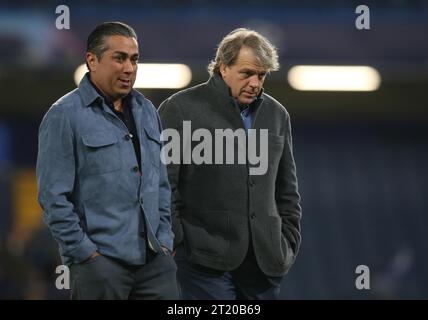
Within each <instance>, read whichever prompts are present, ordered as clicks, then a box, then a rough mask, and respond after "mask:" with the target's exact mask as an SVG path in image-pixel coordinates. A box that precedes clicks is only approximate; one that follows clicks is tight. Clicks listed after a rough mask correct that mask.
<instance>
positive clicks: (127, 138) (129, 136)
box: [125, 133, 133, 140]
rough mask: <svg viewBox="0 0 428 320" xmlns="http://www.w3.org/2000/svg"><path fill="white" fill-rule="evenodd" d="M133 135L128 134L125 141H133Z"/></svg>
mask: <svg viewBox="0 0 428 320" xmlns="http://www.w3.org/2000/svg"><path fill="white" fill-rule="evenodd" d="M132 137H133V136H132V134H130V133H128V134H126V135H125V140H131V139H132Z"/></svg>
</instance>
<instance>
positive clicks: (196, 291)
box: [175, 245, 282, 300]
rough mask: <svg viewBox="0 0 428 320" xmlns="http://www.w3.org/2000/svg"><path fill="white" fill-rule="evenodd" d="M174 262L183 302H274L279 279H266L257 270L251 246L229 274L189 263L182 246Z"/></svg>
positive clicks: (276, 297)
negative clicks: (238, 264) (241, 261)
mask: <svg viewBox="0 0 428 320" xmlns="http://www.w3.org/2000/svg"><path fill="white" fill-rule="evenodd" d="M175 261H176V263H177V267H178V270H177V277H178V283H179V287H180V298H181V299H184V300H276V299H278V297H279V291H280V287H281V280H282V277H268V276H266V275H265V274H264V273H263V272H262V271H261V270H260V268H259V266H258V264H257V261H256V258H255V256H254V252H253V248H252V246H250V248H249V249H248V253H247V256H246V257H245V259H244V261H243V263H242V264H241V265H240V266H239V267H238V268H237V269H235V270H233V271H230V272H223V271H216V270H214V269H211V268H207V267H204V266H200V265H195V264H191V263H189V262H188V261H187V260H186V258H185V252H184V247H183V245H180V246H179V247H178V248H177V251H176V255H175Z"/></svg>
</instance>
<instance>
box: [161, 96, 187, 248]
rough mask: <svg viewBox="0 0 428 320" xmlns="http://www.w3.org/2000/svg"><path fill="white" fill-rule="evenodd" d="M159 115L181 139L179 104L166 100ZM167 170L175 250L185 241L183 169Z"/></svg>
mask: <svg viewBox="0 0 428 320" xmlns="http://www.w3.org/2000/svg"><path fill="white" fill-rule="evenodd" d="M159 115H160V117H161V120H162V124H163V127H164V129H175V130H177V131H178V132H179V134H180V137H181V136H182V132H183V122H182V115H181V112H180V110H179V106H178V104H177V103H175V102H174V101H172V100H171V99H168V100H165V101H164V102H163V103H162V104H161V105H160V107H159ZM180 140H181V139H180ZM179 149H180V148H179ZM180 153H181V149H180ZM180 159H181V156H180ZM167 169H168V178H169V183H170V185H171V207H172V208H171V218H172V230H173V232H174V234H175V238H174V248H176V247H177V246H178V245H179V244H180V243H181V242H182V241H183V227H182V225H181V220H180V208H181V207H182V203H181V198H180V193H179V191H178V182H179V176H180V169H181V167H180V164H174V163H171V164H168V166H167Z"/></svg>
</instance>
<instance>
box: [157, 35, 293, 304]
mask: <svg viewBox="0 0 428 320" xmlns="http://www.w3.org/2000/svg"><path fill="white" fill-rule="evenodd" d="M278 68H279V64H278V55H277V51H276V49H275V47H274V46H273V45H272V44H271V43H270V42H269V41H268V40H267V39H266V38H265V37H263V36H262V35H260V34H259V33H257V32H255V31H253V30H248V29H244V28H240V29H236V30H234V31H232V32H231V33H229V34H228V35H227V36H226V37H225V38H224V39H223V40H222V41H221V42H220V44H219V47H218V50H217V54H216V57H215V59H214V61H212V62H211V63H210V65H209V66H208V71H209V73H210V78H209V80H208V81H207V82H206V83H203V84H200V85H197V86H195V87H192V88H189V89H186V90H183V91H180V92H178V93H176V94H174V95H173V96H171V97H170V98H169V99H167V100H166V101H164V102H163V103H162V105H161V106H160V109H159V113H160V116H161V119H162V122H163V126H164V128H165V129H175V130H177V131H178V132H179V133H180V145H181V146H182V148H183V154H181V155H180V156H181V159H183V156H184V150H185V149H186V148H188V147H189V146H190V148H193V147H194V146H195V145H194V141H187V140H188V136H189V135H188V134H185V132H183V126H184V122H185V124H187V123H188V121H190V122H191V127H192V128H193V130H195V131H194V132H196V130H200V129H205V130H208V131H209V132H210V133H211V136H214V135H215V132H216V130H219V129H221V130H233V131H235V132H237V131H239V130H241V131H244V137H245V132H247V133H248V139H247V140H248V141H247V142H248V148H250V145H251V139H252V138H251V137H254V132H255V135H256V136H257V133H258V132H262V131H265V132H266V131H267V132H268V134H267V135H266V136H265V137H266V139H265V140H263V139H262V137H263V135H260V145H259V148H256V149H257V150H267V152H266V154H261V157H262V158H265V160H266V161H267V171H265V172H263V173H262V174H259V175H255V174H252V173H251V172H252V171H251V170H250V169H251V167H252V165H253V164H252V163H251V161H249V158H248V157H247V158H246V161H244V163H240V162H238V163H236V162H234V163H230V162H226V164H224V163H223V164H219V163H218V162H217V161H216V162H215V164H213V162H205V163H202V164H201V163H197V164H196V163H190V164H189V163H187V162H185V163H183V161H181V162H180V163H171V164H168V176H169V181H170V184H171V189H172V220H173V231H174V233H175V240H174V248H175V250H176V254H175V260H176V263H177V266H178V272H177V275H178V281H179V285H180V289H181V297H182V298H183V299H277V298H278V297H279V290H280V284H281V280H282V278H283V276H284V275H285V274H286V273H287V271H288V270H289V268H290V267H291V265H292V264H293V262H294V260H295V258H296V255H297V253H298V250H299V246H300V242H301V237H300V218H301V208H300V204H299V203H300V196H299V193H298V187H297V177H296V167H295V163H294V158H293V153H292V141H291V126H290V116H289V114H288V112H287V111H286V109H285V108H284V107H283V106H282V105H281V104H280V103H279V102H278V101H276V100H275V99H273V98H272V97H270V96H269V95H267V94H266V93H264V92H263V83H264V81H265V78H266V75H267V74H268V73H269V72H270V71H274V70H277V69H278ZM192 140H193V138H192ZM263 144H265V145H264V146H263ZM266 144H267V146H266ZM231 145H232V146H233V148H234V150H233V151H234V152H235V153H237V152H239V150H238V149H240V148H241V147H240V146H239V143H234V142H232V144H231ZM216 147H217V146H216ZM264 147H266V148H264ZM193 150H196V148H194V149H193ZM222 150H223V148H222ZM225 150H226V151H227V148H225ZM207 151H211V150H204V152H207ZM215 151H218V149H217V148H216V149H215ZM223 151H224V150H223ZM253 151H254V150H253ZM216 156H218V155H216ZM226 156H227V154H226ZM221 157H223V153H222V156H221ZM217 158H219V157H216V159H217Z"/></svg>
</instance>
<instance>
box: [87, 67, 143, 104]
mask: <svg viewBox="0 0 428 320" xmlns="http://www.w3.org/2000/svg"><path fill="white" fill-rule="evenodd" d="M79 91H80V94H81V96H82V99H83V103H84V105H85V106H87V107H89V106H91V105H92V103H93V102H94V101H96V100H100V101H104V100H105V97H104V96H103V95H102V94H101V93H100V92H98V90H97V89H96V88H95V86H94V85H93V84H92V83H91V80H90V79H89V72H87V73H86V74H85V76H84V77H83V79H82V81H80V83H79ZM127 97H129V98H131V99H130V101H132V98H136V99H137V100H140V99H139V98H140V97H139V95H138V94H136V92H135V91H134V89H132V90H131V92H130V93H129V95H128V96H127ZM139 102H140V101H139ZM106 103H107V101H106ZM129 105H132V103H130V104H129Z"/></svg>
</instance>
